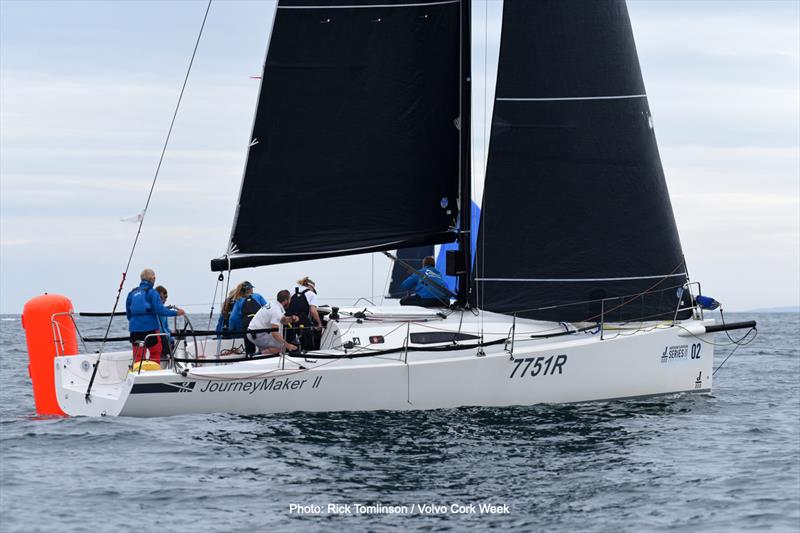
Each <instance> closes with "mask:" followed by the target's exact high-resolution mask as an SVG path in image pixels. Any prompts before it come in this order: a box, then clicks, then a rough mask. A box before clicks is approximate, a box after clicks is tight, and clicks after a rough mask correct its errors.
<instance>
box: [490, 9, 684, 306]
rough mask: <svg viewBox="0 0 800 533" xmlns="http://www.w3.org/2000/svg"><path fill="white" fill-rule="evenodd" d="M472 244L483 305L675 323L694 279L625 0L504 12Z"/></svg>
mask: <svg viewBox="0 0 800 533" xmlns="http://www.w3.org/2000/svg"><path fill="white" fill-rule="evenodd" d="M477 248H478V250H477V254H478V255H477V260H476V268H477V270H478V272H477V273H476V276H475V279H476V283H477V300H478V301H477V303H478V305H479V306H480V307H482V308H483V309H486V310H490V311H497V312H503V313H516V314H518V315H519V316H524V317H529V318H538V319H542V320H554V321H582V320H592V321H595V320H597V321H599V320H600V313H601V311H602V312H604V315H605V316H604V318H605V319H606V320H636V319H640V318H651V319H653V318H661V317H667V316H668V317H670V318H671V317H672V316H673V315H674V313H675V311H676V307H677V305H678V298H679V296H678V295H677V292H676V291H677V288H678V287H680V286H681V285H683V284H684V283H685V281H686V273H685V272H686V269H685V265H684V264H683V254H682V251H681V245H680V240H679V238H678V232H677V228H676V225H675V220H674V217H673V213H672V207H671V204H670V200H669V194H668V191H667V186H666V182H665V179H664V173H663V170H662V167H661V161H660V158H659V154H658V148H657V145H656V139H655V135H654V132H653V128H652V119H651V117H650V110H649V107H648V103H647V98H646V96H645V88H644V83H643V81H642V75H641V71H640V68H639V62H638V58H637V55H636V47H635V44H634V40H633V34H632V31H631V27H630V20H629V18H628V13H627V8H626V6H625V4H624V2H622V1H616V0H593V1H591V2H586V1H583V0H537V1H536V2H527V1H521V0H519V1H517V0H507V1H506V2H505V4H504V10H503V30H502V38H501V44H500V59H499V66H498V79H497V89H496V102H495V106H494V116H493V119H492V130H491V140H490V149H489V159H488V165H487V175H486V183H485V190H484V203H483V208H482V212H481V221H480V230H479V237H478V244H477ZM604 298H609V300H606V301H605V302H602V303H601V300H602V299H604Z"/></svg>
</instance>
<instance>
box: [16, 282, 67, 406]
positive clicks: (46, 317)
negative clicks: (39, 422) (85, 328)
mask: <svg viewBox="0 0 800 533" xmlns="http://www.w3.org/2000/svg"><path fill="white" fill-rule="evenodd" d="M59 313H72V302H70V301H69V298H67V297H66V296H61V295H58V294H44V295H42V296H37V297H36V298H33V299H31V300H29V301H28V302H27V303H26V304H25V307H24V308H23V310H22V327H23V328H24V329H25V339H26V340H27V343H28V360H29V364H28V374H29V375H30V377H31V382H32V383H33V399H34V401H35V402H36V412H37V413H38V414H40V415H65V414H66V413H65V412H64V411H62V410H61V407H59V405H58V399H57V398H56V384H55V370H54V363H53V360H54V359H55V358H56V357H57V356H59V355H75V354H77V353H78V335H77V332H76V331H75V323H74V322H73V321H72V317H70V316H69V315H68V314H59ZM54 315H56V316H54Z"/></svg>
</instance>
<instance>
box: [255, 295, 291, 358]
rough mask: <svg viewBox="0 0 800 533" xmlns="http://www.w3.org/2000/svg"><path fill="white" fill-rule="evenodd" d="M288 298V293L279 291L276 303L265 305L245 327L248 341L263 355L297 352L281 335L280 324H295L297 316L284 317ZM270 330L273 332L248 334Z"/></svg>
mask: <svg viewBox="0 0 800 533" xmlns="http://www.w3.org/2000/svg"><path fill="white" fill-rule="evenodd" d="M289 296H290V293H289V291H287V290H283V291H280V292H279V293H278V295H277V297H276V300H277V302H275V303H267V305H265V306H264V307H262V308H261V309H260V310H259V311H258V313H256V316H254V317H253V320H251V321H250V325H249V326H248V327H247V329H248V333H247V337H248V338H249V339H250V342H252V343H253V344H255V345H256V346H258V348H259V349H260V350H261V353H262V354H263V355H272V354H277V353H280V352H281V350H283V349H284V348H286V350H287V351H289V352H293V351H295V350H297V346H295V345H294V344H292V343H290V342H287V340H286V339H285V338H284V337H283V335H282V334H281V325H282V324H287V323H290V322H295V321H297V319H298V317H297V316H286V307H287V306H288V305H289ZM272 328H274V329H275V331H260V332H259V331H257V332H256V333H250V331H252V330H262V329H272Z"/></svg>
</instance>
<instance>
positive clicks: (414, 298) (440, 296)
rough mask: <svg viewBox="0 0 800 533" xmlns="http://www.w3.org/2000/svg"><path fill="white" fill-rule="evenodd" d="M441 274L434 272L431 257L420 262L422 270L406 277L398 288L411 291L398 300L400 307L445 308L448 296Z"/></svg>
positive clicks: (447, 303) (434, 264) (434, 267)
mask: <svg viewBox="0 0 800 533" xmlns="http://www.w3.org/2000/svg"><path fill="white" fill-rule="evenodd" d="M445 287H446V285H445V282H444V278H443V277H442V274H441V273H440V272H439V271H438V270H436V261H434V259H433V257H432V256H428V257H426V258H425V259H423V260H422V268H421V269H419V270H417V271H416V272H415V273H413V274H411V275H410V276H408V277H407V278H406V279H405V280H403V283H401V284H400V288H401V289H404V290H411V291H413V292H412V293H411V294H409V295H407V296H404V297H403V298H401V299H400V305H419V306H421V307H447V306H448V305H449V303H450V295H449V294H447V292H446V289H445Z"/></svg>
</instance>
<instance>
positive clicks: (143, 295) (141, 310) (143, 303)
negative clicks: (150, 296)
mask: <svg viewBox="0 0 800 533" xmlns="http://www.w3.org/2000/svg"><path fill="white" fill-rule="evenodd" d="M149 291H150V289H149V288H142V287H136V288H135V289H133V290H132V291H131V314H132V315H147V314H150V313H152V312H153V309H152V307H151V306H150V302H149V301H147V293H148V292H149Z"/></svg>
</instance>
